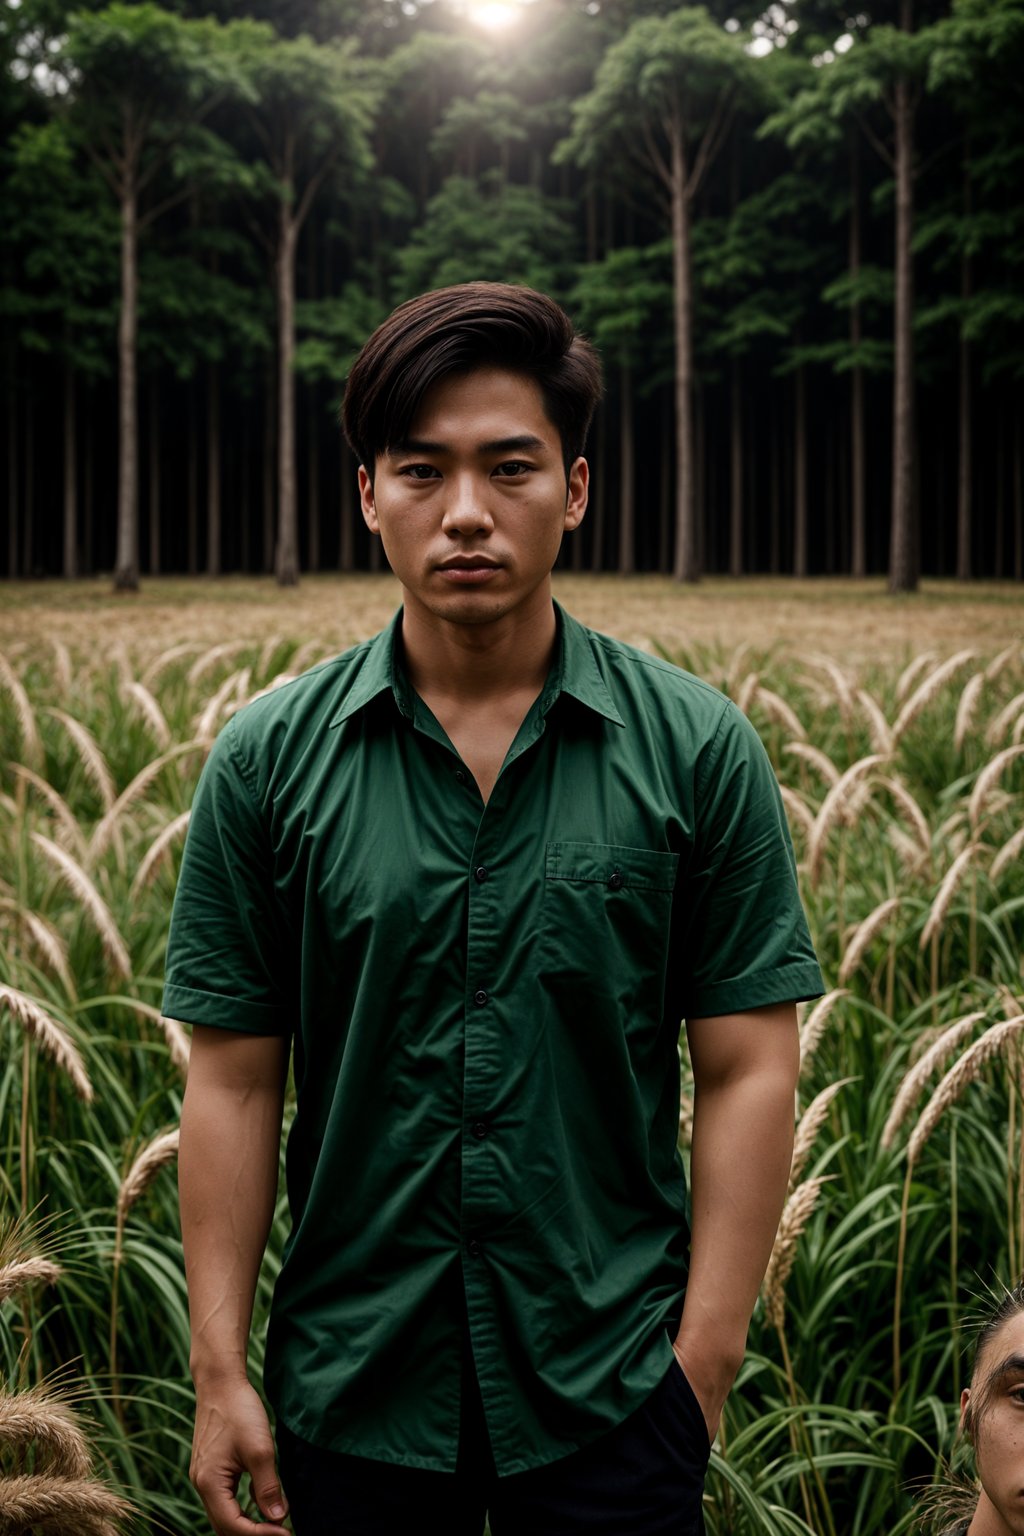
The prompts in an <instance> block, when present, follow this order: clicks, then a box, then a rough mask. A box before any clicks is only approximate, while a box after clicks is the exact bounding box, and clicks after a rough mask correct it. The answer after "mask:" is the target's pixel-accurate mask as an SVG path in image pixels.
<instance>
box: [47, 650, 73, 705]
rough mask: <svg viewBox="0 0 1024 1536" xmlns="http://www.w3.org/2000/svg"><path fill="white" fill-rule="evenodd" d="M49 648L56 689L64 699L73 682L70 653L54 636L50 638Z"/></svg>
mask: <svg viewBox="0 0 1024 1536" xmlns="http://www.w3.org/2000/svg"><path fill="white" fill-rule="evenodd" d="M50 646H51V648H52V650H53V670H54V671H55V672H56V674H57V687H58V690H59V692H60V694H61V696H62V697H63V698H65V699H66V698H67V696H68V694H69V693H70V692H71V685H72V681H73V676H72V670H71V653H70V652H69V650H68V648H67V646H66V645H65V644H64V642H63V640H58V639H57V638H56V636H55V635H51V636H50Z"/></svg>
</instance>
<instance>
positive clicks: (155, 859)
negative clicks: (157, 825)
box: [131, 811, 192, 897]
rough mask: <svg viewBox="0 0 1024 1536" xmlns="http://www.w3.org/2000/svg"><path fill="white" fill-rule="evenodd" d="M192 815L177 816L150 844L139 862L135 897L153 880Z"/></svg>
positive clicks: (187, 812) (135, 879) (133, 891)
mask: <svg viewBox="0 0 1024 1536" xmlns="http://www.w3.org/2000/svg"><path fill="white" fill-rule="evenodd" d="M191 814H192V812H191V811H182V812H181V814H180V816H175V818H174V820H173V821H169V822H168V823H167V825H166V827H164V828H162V830H161V831H160V832H159V833H158V834H157V836H156V837H155V838H154V839H153V841H152V842H151V843H150V845H149V847H148V848H147V849H146V852H145V854H144V855H143V857H142V859H141V860H140V862H139V867H138V869H137V870H136V872H135V878H134V880H133V881H132V885H131V894H132V896H133V897H135V896H137V895H138V894H139V892H140V891H141V890H142V889H143V888H144V887H145V886H147V885H148V884H149V883H150V881H151V880H152V879H153V877H154V876H155V874H156V872H157V870H158V868H159V867H160V863H161V860H162V859H163V858H164V856H165V854H166V853H167V851H168V849H169V848H170V846H171V844H172V843H173V842H174V840H175V838H176V837H179V836H180V835H181V833H182V832H184V830H185V828H186V827H187V826H188V823H189V817H190V816H191Z"/></svg>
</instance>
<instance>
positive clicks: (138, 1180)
mask: <svg viewBox="0 0 1024 1536" xmlns="http://www.w3.org/2000/svg"><path fill="white" fill-rule="evenodd" d="M177 1155H178V1132H177V1130H176V1129H175V1130H173V1131H164V1132H162V1133H161V1135H159V1136H154V1138H153V1140H152V1141H150V1142H148V1143H147V1145H146V1146H144V1147H143V1149H142V1151H141V1152H140V1153H139V1155H138V1157H137V1158H136V1159H135V1161H134V1162H133V1163H132V1165H131V1167H130V1168H129V1170H128V1172H127V1173H126V1174H125V1176H124V1179H123V1181H122V1183H121V1188H120V1190H119V1192H118V1196H117V1218H118V1222H119V1223H120V1222H123V1221H124V1219H125V1217H126V1216H127V1214H128V1212H129V1211H130V1210H131V1208H132V1206H133V1205H134V1204H135V1202H136V1200H138V1198H139V1196H140V1195H142V1194H144V1193H145V1191H146V1190H147V1189H148V1188H149V1186H150V1184H152V1182H153V1180H154V1179H155V1178H156V1176H157V1174H158V1173H159V1172H160V1169H161V1168H163V1167H165V1166H166V1164H167V1163H172V1162H173V1161H174V1159H175V1158H176V1157H177Z"/></svg>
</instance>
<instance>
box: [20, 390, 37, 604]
mask: <svg viewBox="0 0 1024 1536" xmlns="http://www.w3.org/2000/svg"><path fill="white" fill-rule="evenodd" d="M35 520H36V413H35V406H34V405H33V403H32V393H31V390H29V391H27V392H26V395H25V530H24V533H23V535H22V538H23V541H24V554H23V556H22V559H23V560H24V563H25V575H26V576H34V575H35V567H36V552H35V539H34V534H35Z"/></svg>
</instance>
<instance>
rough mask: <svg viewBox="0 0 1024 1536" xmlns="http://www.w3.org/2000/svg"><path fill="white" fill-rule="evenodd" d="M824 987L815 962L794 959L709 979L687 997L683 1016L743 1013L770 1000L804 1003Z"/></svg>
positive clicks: (817, 995)
mask: <svg viewBox="0 0 1024 1536" xmlns="http://www.w3.org/2000/svg"><path fill="white" fill-rule="evenodd" d="M824 990H825V987H824V984H823V982H822V979H821V971H820V970H819V968H818V966H817V965H816V964H815V963H814V962H813V961H810V960H794V961H793V962H792V963H791V964H790V965H781V966H778V967H776V968H775V969H773V970H770V971H757V972H755V973H754V974H753V975H751V976H736V977H730V978H729V979H727V980H725V981H715V982H709V983H708V985H707V986H703V987H701V989H700V991H699V992H695V993H694V994H693V996H692V997H691V998H690V999H689V1001H688V1003H687V1006H686V1008H685V1009H684V1016H685V1017H686V1018H688V1019H706V1018H714V1017H716V1016H717V1015H718V1014H722V1013H744V1012H746V1010H747V1009H748V1008H766V1007H768V1006H770V1005H771V1004H772V1003H804V1002H808V1001H809V1000H810V999H811V998H814V997H820V996H821V994H822V993H823V992H824Z"/></svg>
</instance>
